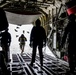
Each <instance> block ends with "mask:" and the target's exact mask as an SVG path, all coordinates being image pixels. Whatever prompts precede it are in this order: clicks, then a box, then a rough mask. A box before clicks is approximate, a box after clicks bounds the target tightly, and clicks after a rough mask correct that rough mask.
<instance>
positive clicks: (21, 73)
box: [8, 53, 69, 75]
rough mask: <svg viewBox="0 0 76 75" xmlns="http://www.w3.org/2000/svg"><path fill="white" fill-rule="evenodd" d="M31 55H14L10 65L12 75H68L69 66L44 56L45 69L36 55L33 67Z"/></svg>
mask: <svg viewBox="0 0 76 75" xmlns="http://www.w3.org/2000/svg"><path fill="white" fill-rule="evenodd" d="M31 55H32V54H30V53H27V54H26V53H24V54H23V55H21V54H12V61H11V62H10V63H9V65H8V69H9V70H10V73H11V74H10V75H66V71H67V70H69V68H68V64H67V63H66V62H64V61H62V60H60V59H56V58H53V57H51V56H49V55H47V54H44V58H43V67H41V66H40V64H39V55H38V54H37V55H36V61H35V64H34V66H33V67H31V66H30V65H29V64H30V62H31Z"/></svg>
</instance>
